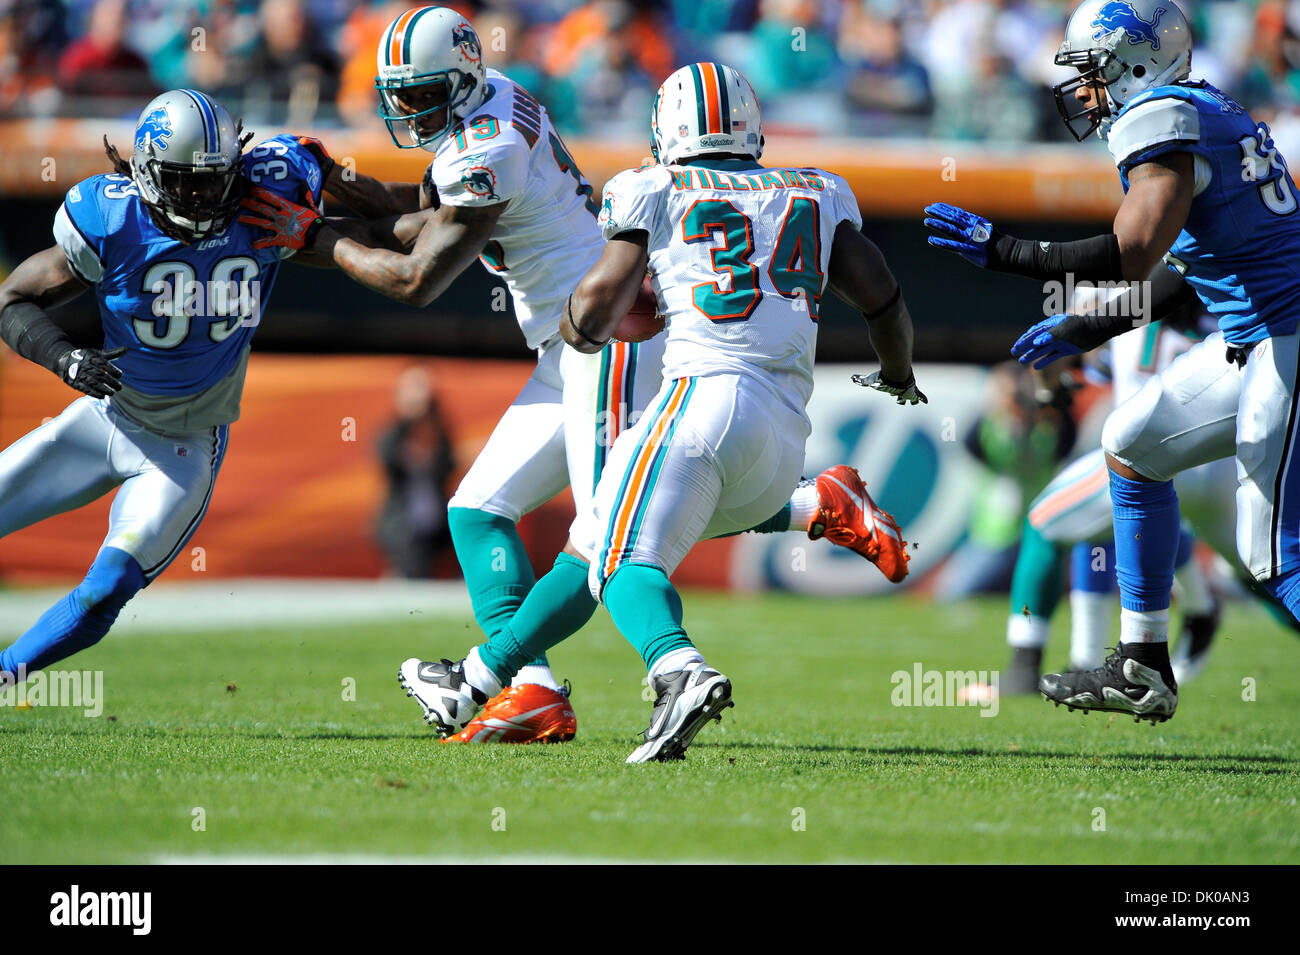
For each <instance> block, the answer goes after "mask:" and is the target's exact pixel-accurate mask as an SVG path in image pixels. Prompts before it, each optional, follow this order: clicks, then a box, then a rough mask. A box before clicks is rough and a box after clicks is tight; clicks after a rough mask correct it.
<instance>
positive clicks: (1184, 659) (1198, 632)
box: [1170, 599, 1223, 683]
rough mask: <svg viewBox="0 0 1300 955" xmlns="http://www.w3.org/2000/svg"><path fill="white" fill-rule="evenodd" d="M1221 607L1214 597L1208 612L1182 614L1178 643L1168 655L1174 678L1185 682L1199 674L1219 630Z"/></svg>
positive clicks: (1208, 659)
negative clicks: (1212, 604)
mask: <svg viewBox="0 0 1300 955" xmlns="http://www.w3.org/2000/svg"><path fill="white" fill-rule="evenodd" d="M1222 616H1223V607H1222V605H1221V604H1220V603H1219V601H1218V600H1217V599H1216V600H1215V601H1214V606H1213V607H1212V608H1211V609H1210V612H1209V613H1200V614H1184V615H1183V629H1182V632H1181V633H1180V634H1179V635H1178V645H1177V646H1176V647H1174V652H1173V653H1172V654H1171V655H1170V660H1171V662H1172V663H1173V667H1174V679H1176V680H1177V681H1178V682H1179V683H1186V682H1187V681H1188V680H1190V679H1192V678H1193V677H1197V676H1200V675H1201V672H1202V671H1203V670H1204V669H1205V665H1206V664H1207V663H1209V661H1210V645H1211V644H1213V643H1214V635H1215V634H1216V633H1218V631H1219V621H1220V619H1221V618H1222Z"/></svg>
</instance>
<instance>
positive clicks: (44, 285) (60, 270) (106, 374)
mask: <svg viewBox="0 0 1300 955" xmlns="http://www.w3.org/2000/svg"><path fill="white" fill-rule="evenodd" d="M85 289H86V283H85V282H83V281H82V280H81V279H79V278H78V277H77V275H76V273H74V272H73V271H72V267H71V266H70V265H69V264H68V259H67V256H66V255H64V252H63V250H62V249H61V248H59V247H58V246H57V245H55V246H51V247H50V248H48V249H46V250H45V251H44V252H37V253H36V254H35V255H33V256H31V257H30V258H28V259H26V260H24V261H23V262H22V263H21V264H20V265H19V266H18V267H17V268H16V269H14V270H13V271H12V272H10V273H9V277H8V278H6V279H5V280H4V283H3V284H0V338H2V339H4V341H5V343H6V344H7V345H8V346H9V347H10V348H12V349H13V350H14V351H16V352H17V353H18V354H19V355H22V357H24V358H26V359H27V360H28V361H31V362H35V363H36V364H38V365H42V366H44V367H45V368H48V369H49V370H50V371H52V372H54V374H56V375H58V376H59V377H60V378H61V379H63V381H64V382H66V383H67V384H69V385H71V386H72V387H73V388H76V389H77V390H78V391H80V392H82V393H83V394H87V395H90V396H92V397H94V398H104V397H106V396H108V395H111V394H114V393H116V392H117V391H120V390H121V388H122V383H121V378H122V372H121V371H120V370H118V368H117V366H116V365H114V364H113V359H115V358H120V357H121V356H122V355H123V354H125V353H126V349H125V348H118V349H115V350H113V351H108V352H105V351H101V350H100V349H98V348H78V347H76V345H74V344H73V343H72V342H71V340H69V338H68V336H67V335H66V334H64V331H63V329H62V328H60V327H59V326H58V325H57V324H56V323H55V321H54V319H52V318H50V316H49V315H48V314H47V313H46V311H45V310H46V309H47V308H54V307H55V306H57V305H62V304H63V303H65V302H70V301H72V300H73V299H74V298H76V297H77V296H78V295H80V294H81V293H82V292H83V291H85Z"/></svg>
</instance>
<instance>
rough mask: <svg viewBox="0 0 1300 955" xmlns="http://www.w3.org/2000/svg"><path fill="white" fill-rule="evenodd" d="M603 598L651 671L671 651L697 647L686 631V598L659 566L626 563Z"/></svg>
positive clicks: (618, 624)
mask: <svg viewBox="0 0 1300 955" xmlns="http://www.w3.org/2000/svg"><path fill="white" fill-rule="evenodd" d="M603 599H604V601H605V607H606V609H608V610H609V615H610V616H611V617H613V618H614V626H616V627H618V630H619V633H621V634H623V636H624V637H626V638H627V641H628V643H630V644H632V646H633V647H634V648H635V649H636V652H637V653H639V654H641V659H642V660H644V661H645V665H646V668H647V669H648V668H650V667H652V666H654V663H655V661H656V660H658V659H659V658H660V657H661V656H663V655H664V654H665V653H668V652H669V651H670V650H679V649H681V648H683V647H689V646H693V644H692V643H691V641H690V638H688V637H687V636H686V631H685V630H683V629H682V598H681V597H680V596H678V594H677V590H676V588H675V587H673V585H672V584H671V583H669V581H668V575H667V574H665V573H664V572H663V571H662V570H660V569H659V568H658V567H651V566H650V565H649V564H624V565H623V566H622V567H620V568H619V569H618V570H616V571H614V573H613V575H612V576H611V577H610V578H609V580H608V581H606V583H605V591H604V594H603Z"/></svg>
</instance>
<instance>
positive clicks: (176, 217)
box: [131, 154, 242, 243]
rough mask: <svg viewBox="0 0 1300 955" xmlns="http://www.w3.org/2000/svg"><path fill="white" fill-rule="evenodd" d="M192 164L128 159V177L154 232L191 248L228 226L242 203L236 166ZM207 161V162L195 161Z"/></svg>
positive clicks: (216, 159) (221, 159)
mask: <svg viewBox="0 0 1300 955" xmlns="http://www.w3.org/2000/svg"><path fill="white" fill-rule="evenodd" d="M195 159H196V162H195V163H193V164H191V163H183V162H169V161H166V160H161V159H158V158H157V156H152V157H150V158H149V159H148V160H146V161H144V162H139V161H137V159H135V158H133V160H132V164H131V175H132V178H133V179H134V181H135V183H136V185H137V186H138V187H139V189H140V198H141V199H142V200H143V201H144V203H145V205H147V206H149V208H150V209H151V210H152V211H153V212H154V214H155V215H154V218H155V220H156V221H157V222H158V224H159V227H160V228H162V229H163V230H164V231H165V232H167V233H168V234H169V235H171V236H172V237H173V238H176V239H179V240H180V241H182V242H186V243H193V242H197V241H199V240H201V239H205V238H207V237H209V236H211V235H216V234H217V233H220V232H222V231H224V230H225V228H226V227H227V226H228V225H230V221H231V220H232V219H233V218H234V217H235V214H236V213H237V212H238V211H239V201H240V199H241V198H242V190H241V189H240V188H239V183H240V179H241V176H240V172H241V169H240V164H239V162H238V161H236V162H234V163H227V162H225V161H224V160H225V159H227V157H216V156H213V157H204V156H201V155H198V154H196V156H195ZM204 159H207V160H209V161H210V162H211V164H208V163H207V162H202V161H199V160H204Z"/></svg>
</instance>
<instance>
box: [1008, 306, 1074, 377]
mask: <svg viewBox="0 0 1300 955" xmlns="http://www.w3.org/2000/svg"><path fill="white" fill-rule="evenodd" d="M1068 318H1070V316H1069V315H1066V314H1061V315H1053V316H1052V317H1051V318H1045V319H1043V320H1042V321H1041V322H1039V323H1038V324H1037V325H1035V326H1034V327H1033V328H1031V329H1029V331H1027V332H1025V333H1024V334H1023V335H1021V336H1020V337H1019V338H1018V339H1016V343H1015V344H1014V345H1012V346H1011V354H1012V355H1014V356H1015V357H1016V358H1017V359H1019V361H1020V363H1021V364H1022V365H1028V364H1029V363H1030V362H1033V363H1034V367H1035V368H1044V367H1046V366H1047V365H1050V364H1051V363H1052V362H1054V361H1058V360H1060V359H1062V358H1068V357H1069V356H1070V355H1078V354H1079V353H1081V352H1082V351H1083V350H1084V349H1082V348H1080V347H1079V346H1078V345H1076V344H1075V343H1074V342H1072V341H1070V340H1069V339H1067V338H1060V337H1058V332H1061V331H1064V329H1062V328H1061V323H1062V322H1064V321H1065V320H1066V319H1068Z"/></svg>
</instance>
